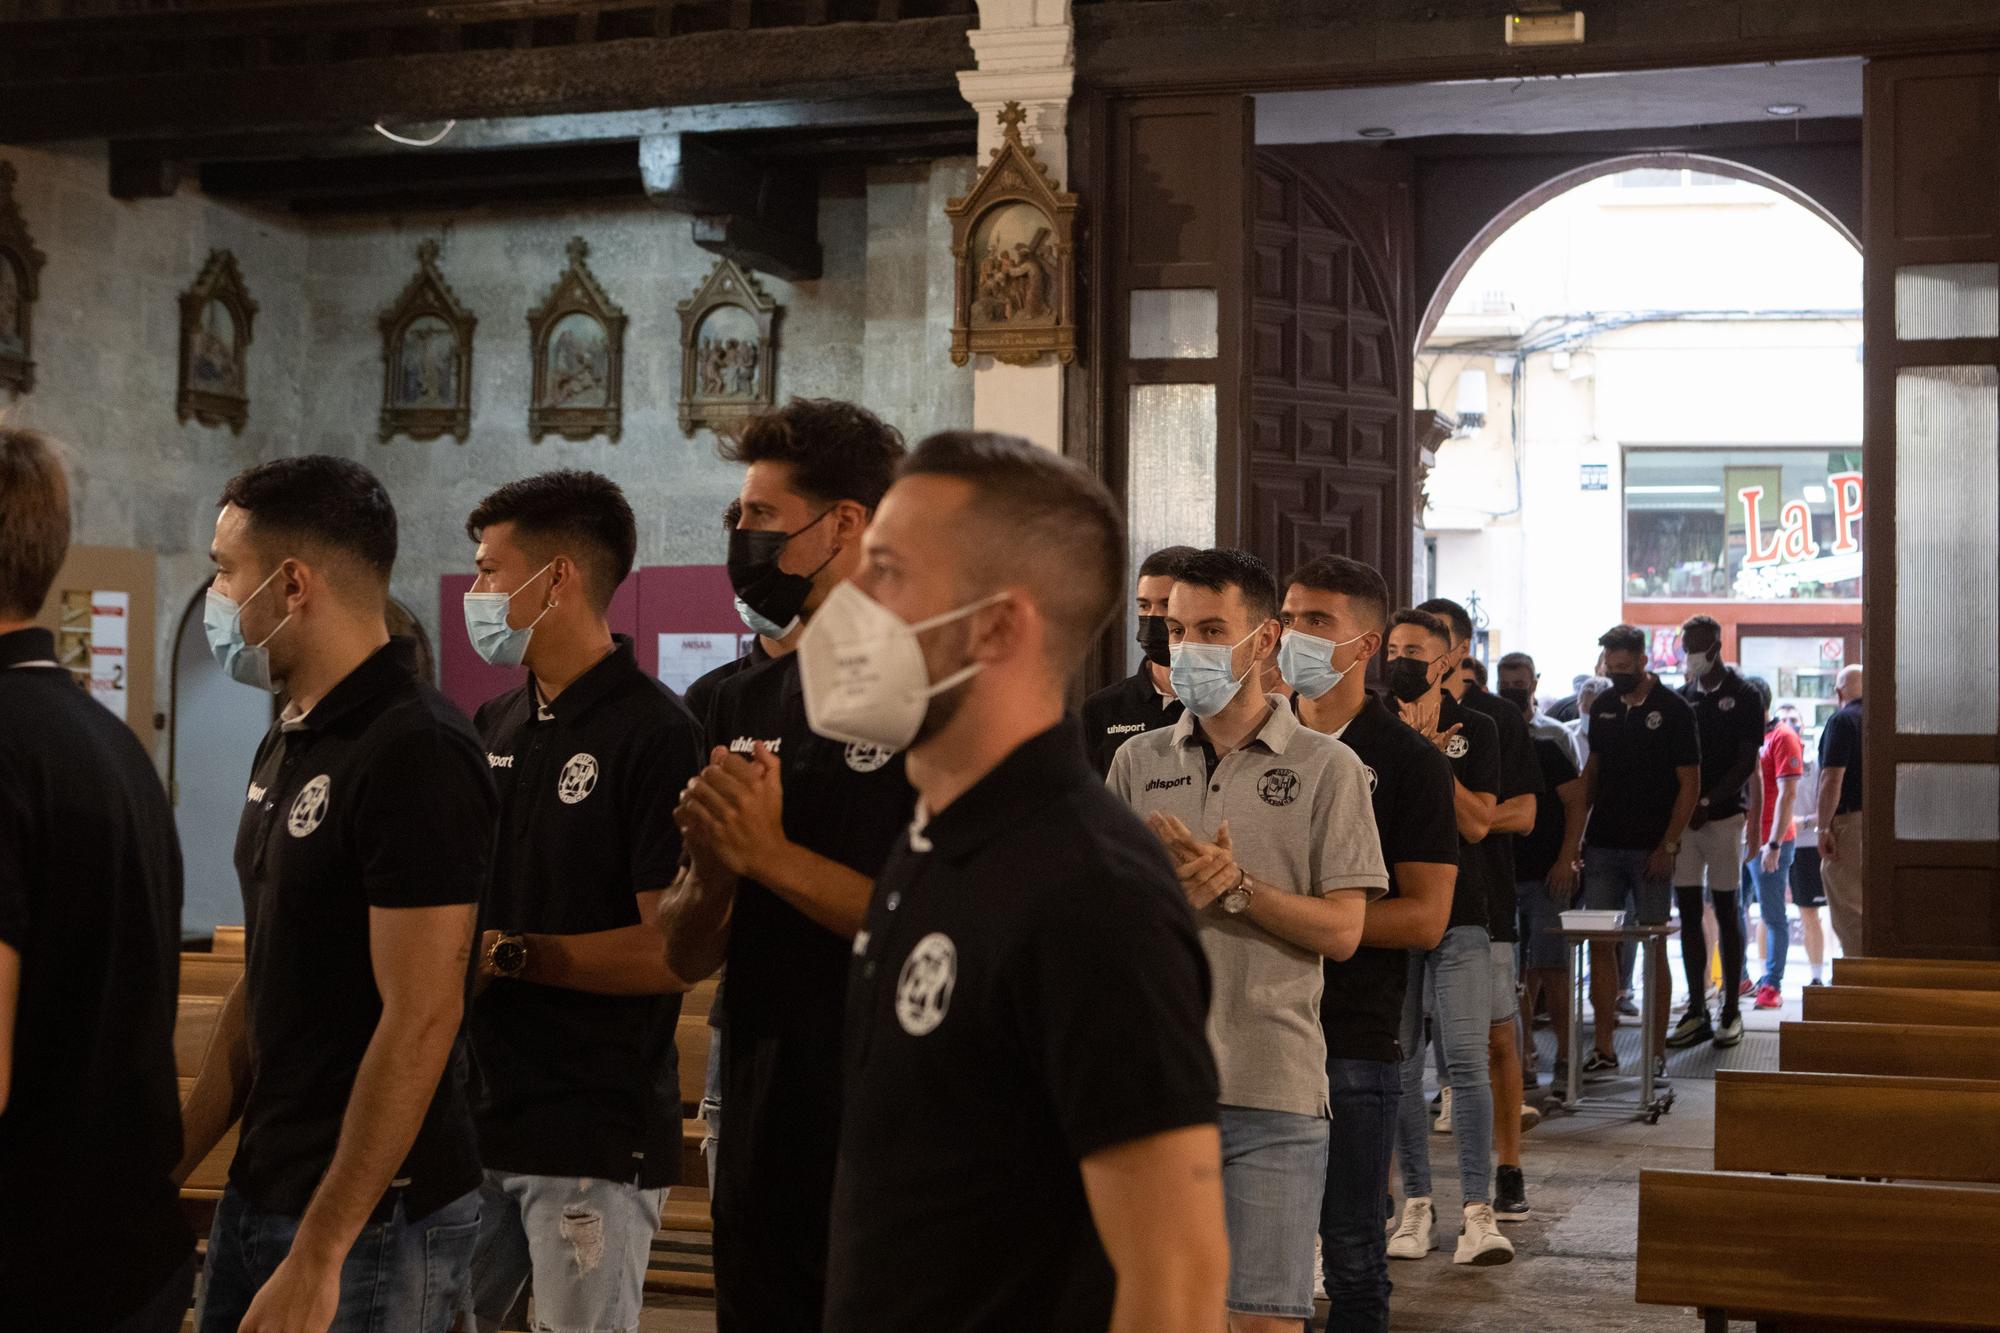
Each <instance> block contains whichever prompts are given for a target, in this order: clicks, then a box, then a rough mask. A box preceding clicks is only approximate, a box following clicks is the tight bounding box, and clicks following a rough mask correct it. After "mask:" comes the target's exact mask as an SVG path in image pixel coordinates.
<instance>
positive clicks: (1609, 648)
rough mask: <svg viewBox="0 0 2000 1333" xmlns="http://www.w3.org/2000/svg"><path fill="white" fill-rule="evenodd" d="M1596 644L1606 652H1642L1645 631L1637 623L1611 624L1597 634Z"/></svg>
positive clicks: (1643, 649)
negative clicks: (1608, 627)
mask: <svg viewBox="0 0 2000 1333" xmlns="http://www.w3.org/2000/svg"><path fill="white" fill-rule="evenodd" d="M1597 646H1598V647H1599V648H1602V649H1603V650H1604V651H1605V652H1607V653H1642V654H1643V653H1644V652H1645V651H1646V631H1644V630H1642V629H1640V628H1639V627H1638V626H1637V625H1613V626H1612V627H1611V628H1610V629H1608V630H1606V631H1604V633H1602V634H1600V635H1598V636H1597Z"/></svg>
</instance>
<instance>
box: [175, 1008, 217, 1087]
mask: <svg viewBox="0 0 2000 1333" xmlns="http://www.w3.org/2000/svg"><path fill="white" fill-rule="evenodd" d="M222 1005H223V997H222V996H220V995H183V996H181V998H180V1007H179V1008H178V1009H177V1010H176V1011H175V1013H174V1070H175V1072H176V1073H178V1074H179V1075H180V1076H181V1077H182V1078H193V1077H194V1076H195V1075H196V1074H199V1073H200V1072H201V1059H202V1056H204V1055H206V1054H207V1053H208V1042H209V1038H211V1037H213V1036H214V1035H215V1024H216V1021H217V1020H218V1019H220V1018H221V1017H222Z"/></svg>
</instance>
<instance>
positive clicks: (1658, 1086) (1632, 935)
mask: <svg viewBox="0 0 2000 1333" xmlns="http://www.w3.org/2000/svg"><path fill="white" fill-rule="evenodd" d="M1679 930H1680V926H1679V924H1678V923H1676V922H1672V921H1669V922H1666V923H1664V924H1662V925H1657V926H1625V927H1622V928H1620V929H1618V930H1571V929H1568V928H1563V929H1561V930H1560V931H1559V932H1558V933H1559V934H1561V935H1562V937H1563V940H1564V942H1565V943H1566V944H1568V945H1569V949H1570V974H1569V980H1570V985H1569V1052H1568V1060H1569V1086H1568V1088H1567V1089H1566V1091H1565V1103H1564V1104H1565V1106H1566V1107H1567V1108H1568V1109H1569V1110H1571V1111H1577V1112H1584V1113H1590V1114H1622V1115H1631V1116H1643V1117H1644V1118H1645V1121H1646V1123H1647V1124H1649V1125H1653V1124H1658V1123H1659V1120H1660V1117H1661V1116H1663V1115H1665V1114H1666V1113H1667V1112H1668V1111H1671V1110H1672V1109H1673V1105H1674V1090H1673V1087H1672V1085H1671V1084H1669V1083H1668V1082H1667V1080H1666V1076H1665V1075H1664V1074H1662V1075H1661V1076H1660V1077H1659V1078H1657V1079H1656V1078H1655V1077H1654V1076H1653V1066H1654V1064H1655V1063H1656V1062H1658V1061H1659V1060H1660V1059H1661V1058H1662V1057H1664V1056H1665V1055H1666V1052H1665V1051H1664V1050H1655V1049H1654V1043H1655V1042H1658V1041H1659V1040H1660V1037H1659V1036H1657V1035H1656V1034H1657V1033H1658V1031H1659V1026H1658V1024H1659V1015H1658V1013H1657V1012H1656V1011H1655V1002H1654V988H1653V982H1654V978H1656V977H1663V976H1666V975H1667V972H1666V967H1667V937H1668V936H1670V935H1674V934H1676V933H1678V932H1679ZM1627 940H1634V941H1637V942H1638V944H1639V948H1640V952H1641V953H1642V954H1643V955H1644V963H1645V973H1644V981H1643V983H1642V984H1641V986H1640V988H1639V994H1640V996H1641V999H1640V1001H1639V1026H1640V1035H1639V1046H1640V1051H1641V1054H1640V1057H1639V1099H1638V1100H1637V1101H1632V1100H1629V1099H1627V1098H1622V1097H1585V1096H1583V1095H1582V1090H1581V1080H1582V1077H1583V1060H1582V1050H1583V1047H1582V1043H1583V1003H1584V990H1583V987H1584V980H1583V972H1584V961H1585V956H1586V951H1587V950H1588V948H1589V946H1590V945H1592V944H1614V945H1616V944H1623V943H1625V942H1626V941H1627Z"/></svg>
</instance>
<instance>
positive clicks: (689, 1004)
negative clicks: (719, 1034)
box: [681, 977, 717, 1023]
mask: <svg viewBox="0 0 2000 1333" xmlns="http://www.w3.org/2000/svg"><path fill="white" fill-rule="evenodd" d="M716 986H717V982H716V979H715V978H714V977H710V978H708V980H706V981H697V982H695V983H694V989H693V990H691V991H689V992H688V993H687V994H686V995H684V996H682V997H681V1017H682V1018H699V1019H700V1020H701V1021H702V1022H704V1023H706V1022H707V1021H708V1016H709V1014H710V1013H711V1012H712V1011H713V1010H714V1008H715V991H716Z"/></svg>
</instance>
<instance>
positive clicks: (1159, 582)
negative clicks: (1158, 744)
mask: <svg viewBox="0 0 2000 1333" xmlns="http://www.w3.org/2000/svg"><path fill="white" fill-rule="evenodd" d="M1194 554H1195V548H1194V547H1192V546H1167V547H1163V548H1161V549H1160V550H1157V551H1155V552H1153V553H1152V554H1151V555H1149V556H1147V557H1146V559H1145V561H1144V562H1143V563H1142V564H1140V566H1139V579H1138V586H1137V588H1136V589H1135V596H1136V597H1137V600H1138V606H1139V646H1140V647H1141V648H1143V649H1145V652H1146V657H1145V660H1144V661H1142V662H1140V663H1139V669H1138V670H1137V671H1135V672H1133V673H1132V675H1131V676H1130V677H1128V678H1127V679H1125V680H1121V681H1119V682H1118V683H1117V684H1115V685H1107V686H1105V687H1104V688H1103V689H1101V690H1099V691H1098V692H1097V693H1095V694H1093V695H1091V696H1090V697H1089V698H1088V699H1085V700H1084V701H1083V744H1084V749H1085V750H1086V751H1088V752H1089V754H1090V761H1091V763H1093V764H1095V765H1096V766H1097V771H1098V773H1099V774H1100V775H1102V774H1106V773H1109V772H1110V771H1111V759H1112V756H1114V755H1116V754H1117V753H1118V747H1119V746H1121V745H1123V744H1124V743H1125V742H1126V741H1129V740H1131V739H1132V738H1133V737H1134V736H1137V735H1138V734H1139V733H1141V732H1145V731H1152V730H1153V729H1154V728H1156V727H1171V726H1172V725H1173V724H1174V723H1176V722H1178V721H1180V720H1181V701H1180V700H1179V699H1176V698H1175V697H1174V687H1173V682H1172V681H1171V680H1170V679H1169V676H1168V671H1167V668H1168V666H1169V665H1171V660H1170V653H1171V649H1170V646H1169V644H1168V642H1167V595H1168V594H1169V593H1171V592H1173V590H1174V570H1175V569H1177V568H1178V567H1179V565H1180V562H1181V561H1183V560H1185V559H1187V557H1189V556H1191V555H1194Z"/></svg>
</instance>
